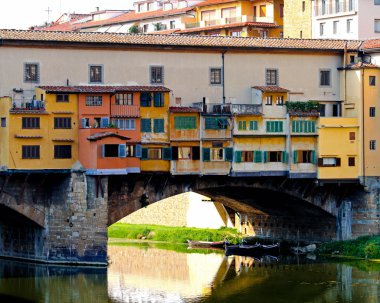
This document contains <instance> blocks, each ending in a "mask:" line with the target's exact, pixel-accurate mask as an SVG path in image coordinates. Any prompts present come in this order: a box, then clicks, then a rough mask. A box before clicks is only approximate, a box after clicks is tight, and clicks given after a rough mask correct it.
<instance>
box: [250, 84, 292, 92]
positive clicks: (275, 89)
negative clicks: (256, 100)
mask: <svg viewBox="0 0 380 303" xmlns="http://www.w3.org/2000/svg"><path fill="white" fill-rule="evenodd" d="M252 88H254V89H258V90H261V91H262V92H264V93H288V92H290V90H288V89H286V88H282V87H279V86H276V85H266V86H252Z"/></svg>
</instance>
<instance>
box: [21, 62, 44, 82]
mask: <svg viewBox="0 0 380 303" xmlns="http://www.w3.org/2000/svg"><path fill="white" fill-rule="evenodd" d="M32 66H35V68H36V69H35V75H33V77H32V75H31V74H32V70H30V69H29V68H31V67H32ZM23 68H24V72H23V82H24V83H40V63H39V62H24V65H23ZM27 75H29V76H27Z"/></svg>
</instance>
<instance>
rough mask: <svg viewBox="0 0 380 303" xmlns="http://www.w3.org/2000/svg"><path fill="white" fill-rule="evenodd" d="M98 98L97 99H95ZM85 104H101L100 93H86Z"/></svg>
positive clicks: (101, 97)
mask: <svg viewBox="0 0 380 303" xmlns="http://www.w3.org/2000/svg"><path fill="white" fill-rule="evenodd" d="M95 98H98V99H99V100H95ZM85 105H86V106H103V96H101V95H86V101H85Z"/></svg>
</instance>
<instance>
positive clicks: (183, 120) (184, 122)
mask: <svg viewBox="0 0 380 303" xmlns="http://www.w3.org/2000/svg"><path fill="white" fill-rule="evenodd" d="M196 123H197V121H196V117H192V116H181V117H174V129H196V128H197V124H196Z"/></svg>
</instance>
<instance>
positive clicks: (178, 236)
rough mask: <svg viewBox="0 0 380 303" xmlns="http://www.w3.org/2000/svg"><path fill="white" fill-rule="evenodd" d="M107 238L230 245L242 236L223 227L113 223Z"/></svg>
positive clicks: (231, 229)
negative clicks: (229, 243)
mask: <svg viewBox="0 0 380 303" xmlns="http://www.w3.org/2000/svg"><path fill="white" fill-rule="evenodd" d="M108 237H109V238H119V239H132V240H133V239H135V240H136V239H139V240H152V241H164V242H169V243H187V240H195V241H223V240H225V239H227V240H228V241H229V242H231V243H236V242H237V241H238V240H239V239H241V237H242V236H241V235H240V234H239V233H238V232H237V230H236V229H234V228H225V227H222V228H219V229H210V228H190V227H170V226H161V225H143V224H125V223H115V224H113V225H112V226H110V227H109V228H108Z"/></svg>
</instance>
